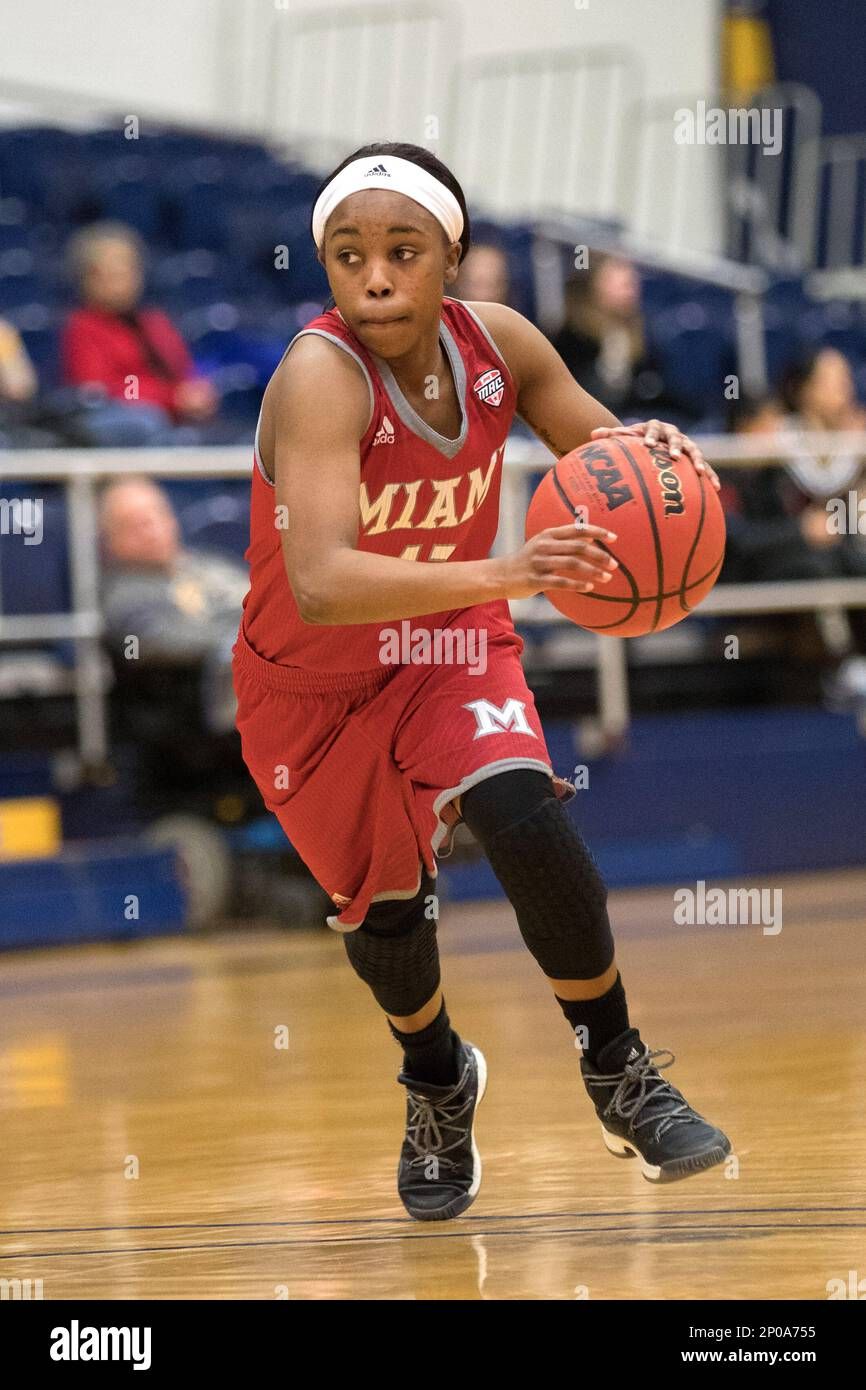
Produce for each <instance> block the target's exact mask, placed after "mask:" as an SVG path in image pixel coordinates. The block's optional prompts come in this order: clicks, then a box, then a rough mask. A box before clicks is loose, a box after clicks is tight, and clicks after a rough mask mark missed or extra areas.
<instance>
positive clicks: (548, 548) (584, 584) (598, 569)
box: [503, 522, 618, 598]
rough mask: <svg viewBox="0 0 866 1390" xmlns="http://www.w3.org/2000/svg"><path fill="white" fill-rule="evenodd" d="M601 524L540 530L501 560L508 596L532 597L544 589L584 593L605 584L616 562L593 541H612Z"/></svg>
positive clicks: (611, 533) (569, 525)
mask: <svg viewBox="0 0 866 1390" xmlns="http://www.w3.org/2000/svg"><path fill="white" fill-rule="evenodd" d="M615 540H616V535H615V533H614V532H613V531H607V530H605V528H604V527H603V526H584V525H583V524H582V523H581V524H580V525H579V526H578V525H577V524H576V523H575V522H568V523H567V524H566V525H565V526H551V527H549V528H548V529H547V530H546V531H539V532H538V534H537V535H535V536H533V537H532V539H531V540H528V541H527V542H526V544H525V545H524V546H523V548H522V550H518V552H517V554H516V555H508V556H506V557H505V559H504V560H503V564H504V566H505V571H506V573H505V583H506V592H507V596H508V598H531V597H532V595H533V594H540V593H543V592H544V591H545V590H546V589H572V590H573V591H574V592H576V593H580V594H585V593H588V592H589V591H590V590H591V589H594V588H595V586H596V585H597V584H607V583H609V582H610V580H611V578H612V577H613V572H614V570H615V569H617V568H618V562H617V561H616V560H615V559H614V558H613V556H612V555H609V554H608V553H607V551H606V550H603V549H602V547H601V546H600V545H598V544H595V542H598V541H604V542H610V541H615Z"/></svg>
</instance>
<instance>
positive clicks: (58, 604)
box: [0, 481, 70, 617]
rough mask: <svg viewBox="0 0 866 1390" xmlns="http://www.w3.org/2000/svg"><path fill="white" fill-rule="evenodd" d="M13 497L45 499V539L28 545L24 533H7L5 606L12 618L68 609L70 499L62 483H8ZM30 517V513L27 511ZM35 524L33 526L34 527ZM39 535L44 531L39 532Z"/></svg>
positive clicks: (1, 571) (1, 584)
mask: <svg viewBox="0 0 866 1390" xmlns="http://www.w3.org/2000/svg"><path fill="white" fill-rule="evenodd" d="M3 497H4V499H6V500H7V501H12V499H16V500H19V501H20V500H29V501H30V502H33V501H40V502H41V506H42V519H41V540H40V541H39V542H38V543H34V544H27V542H26V537H25V535H23V534H18V535H13V534H10V535H6V536H4V538H3V544H2V546H0V611H2V612H3V613H5V614H7V615H8V616H10V617H13V616H27V615H28V614H32V613H68V612H69V611H70V590H69V545H68V538H67V531H66V525H67V522H66V499H65V497H64V495H63V489H62V488H61V487H59V486H58V485H57V484H51V483H47V484H43V483H40V484H39V485H38V487H34V484H33V483H23V482H22V483H15V482H13V481H9V482H4V484H3ZM23 515H24V516H25V517H26V515H27V514H26V513H23ZM31 529H32V528H31ZM34 534H35V535H38V534H39V533H38V531H36V532H34Z"/></svg>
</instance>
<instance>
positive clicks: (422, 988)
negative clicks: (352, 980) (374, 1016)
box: [343, 872, 440, 1018]
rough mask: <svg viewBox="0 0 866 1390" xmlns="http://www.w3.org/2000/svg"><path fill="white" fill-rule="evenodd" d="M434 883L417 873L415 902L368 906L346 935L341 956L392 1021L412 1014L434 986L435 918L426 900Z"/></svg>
mask: <svg viewBox="0 0 866 1390" xmlns="http://www.w3.org/2000/svg"><path fill="white" fill-rule="evenodd" d="M432 892H433V879H432V878H430V876H429V874H427V873H426V872H425V873H423V874H422V875H421V887H420V888H419V890H418V892H417V893H416V895H415V897H414V898H387V899H384V900H383V901H382V902H378V903H373V904H372V905H371V907H370V910H369V912H368V913H367V916H366V917H365V918H364V922H363V925H362V926H360V927H358V929H357V930H356V931H352V932H346V933H345V935H344V936H343V941H344V942H345V946H346V955H347V956H348V957H349V961H350V963H351V965H352V969H353V970H354V971H355V974H356V975H358V976H359V977H360V978H361V979H362V980H363V981H364V982H365V984H368V985H369V986H370V989H371V990H372V991H373V995H374V997H375V999H376V1003H377V1004H378V1005H379V1007H380V1008H382V1009H384V1011H385V1013H387V1014H392V1015H393V1016H394V1017H395V1018H406V1017H408V1016H409V1015H410V1014H415V1013H417V1012H418V1010H419V1009H421V1008H422V1007H423V1005H424V1004H426V1003H427V1000H428V999H430V998H432V996H433V995H434V994H435V993H436V990H437V989H438V988H439V982H440V974H439V948H438V945H437V941H436V918H435V916H434V915H433V910H432V907H431V904H430V903H429V902H428V899H429V897H430V895H431V894H432Z"/></svg>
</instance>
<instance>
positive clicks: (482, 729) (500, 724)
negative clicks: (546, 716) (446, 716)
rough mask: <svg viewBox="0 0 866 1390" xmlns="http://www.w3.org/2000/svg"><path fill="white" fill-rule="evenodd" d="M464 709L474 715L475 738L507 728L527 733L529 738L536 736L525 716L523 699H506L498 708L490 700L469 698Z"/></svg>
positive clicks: (507, 729) (506, 731) (506, 729)
mask: <svg viewBox="0 0 866 1390" xmlns="http://www.w3.org/2000/svg"><path fill="white" fill-rule="evenodd" d="M463 708H464V709H471V711H472V713H473V714H474V715H475V722H476V724H477V725H478V728H477V729H476V731H475V738H483V737H484V735H485V734H504V733H508V731H509V729H510V730H511V732H512V733H515V734H529V735H530V737H531V738H537V737H538V735H537V734H536V732H535V730H534V729H531V728H530V727H529V723H528V721H527V718H526V702H525V701H524V700H515V699H514V697H513V696H512V697H511V699H509V700H506V701H505V704H504V705H503V706H502V707H501V708H500V707H499V706H498V705H494V704H491V702H490V700H470V702H469V704H468V705H464V706H463Z"/></svg>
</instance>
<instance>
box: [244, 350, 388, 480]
mask: <svg viewBox="0 0 866 1390" xmlns="http://www.w3.org/2000/svg"><path fill="white" fill-rule="evenodd" d="M307 333H311V334H313V335H314V336H315V337H317V338H327V339H328V341H329V342H331V343H335V344H336V346H337V347H338V348H342V350H343V352H346V353H348V354H349V356H350V357H353V358H354V359H355V361H356V362H357V364H358V366H359V367H360V368H361V371H362V372H363V373H364V380H365V381H366V383H367V390H368V391H369V393H370V415H369V419H368V420H367V424H366V426H365V428H364V434H366V433H367V430H368V429H369V428H370V425H371V424H372V421H373V411H374V409H375V405H376V396H375V393H374V391H373V382H372V380H371V378H370V373H369V372H368V371H367V366H366V363H365V362H364V361H363V360H362V359H361V358H360V357H359V356H358V354H357V352H356V351H355V349H354V348H353V347H350V346H349V344H348V343H344V342H343V340H342V338H338V337H337V336H336V334H335V333H328V332H327V331H326V330H325V329H324V328H302V329H301V331H300V333H296V334H295V336H294V338H292V341H291V342H290V343H289V345H288V347H287V348H286V350H285V352H284V353H283V355H282V357H281V358H280V365H282V363H283V362H284V361H285V360H286V357H287V356H288V354H289V352H290V350H291V349H292V347H294V345H295V343H296V342H297V341H298V339H299V338H303V337H304V336H305V335H306V334H307ZM261 427H262V410H261V408H260V409H259V418H258V421H257V422H256V435H255V440H254V442H253V458H254V459H255V461H256V467H257V468H258V470H259V472H260V473H261V475H262V477H263V478H264V480H265V482H266V483H270V485H271V487H273V486H274V483H273V479H272V478H269V477H268V475H267V473H266V472H265V466H264V464H263V463H262V456H261V454H260V453H259V431H260V430H261ZM362 437H363V436H362Z"/></svg>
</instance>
